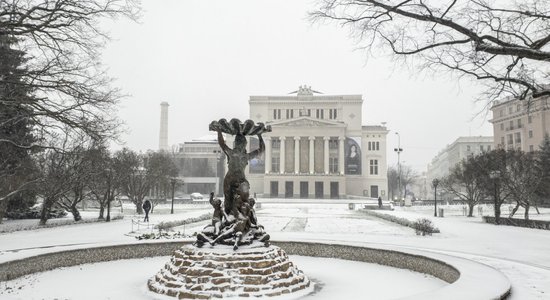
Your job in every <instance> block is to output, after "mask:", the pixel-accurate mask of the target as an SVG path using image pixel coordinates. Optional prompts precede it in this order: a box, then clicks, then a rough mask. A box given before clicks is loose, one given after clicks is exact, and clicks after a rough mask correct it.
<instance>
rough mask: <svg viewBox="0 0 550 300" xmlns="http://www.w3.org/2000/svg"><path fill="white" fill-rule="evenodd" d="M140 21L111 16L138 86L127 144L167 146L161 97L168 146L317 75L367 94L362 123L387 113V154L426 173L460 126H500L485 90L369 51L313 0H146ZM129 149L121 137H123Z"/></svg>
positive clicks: (324, 84) (115, 56)
mask: <svg viewBox="0 0 550 300" xmlns="http://www.w3.org/2000/svg"><path fill="white" fill-rule="evenodd" d="M142 4H143V9H144V12H143V18H142V19H141V21H140V23H139V24H138V23H132V22H129V21H125V20H117V21H116V22H112V23H108V25H107V26H108V30H109V31H110V33H111V35H112V37H113V41H112V42H110V43H109V44H108V45H107V47H106V49H105V51H104V56H103V61H104V64H105V65H106V66H107V67H108V68H109V72H110V75H111V76H112V77H115V78H116V82H115V84H116V85H117V86H118V87H120V88H122V89H123V91H124V93H126V94H129V97H127V98H126V99H125V100H124V101H123V102H122V105H121V107H120V110H119V115H120V118H121V119H122V120H123V121H124V122H125V123H126V129H127V133H125V134H123V135H122V140H123V141H124V142H125V146H127V147H130V148H132V149H134V150H142V151H144V150H147V149H153V150H156V149H157V148H158V138H159V123H160V103H161V102H162V101H167V102H168V103H169V104H170V108H169V133H168V138H169V144H176V143H183V142H185V141H189V140H191V139H195V138H198V137H201V136H204V135H207V134H210V133H209V132H208V124H209V123H210V121H212V120H215V119H219V118H227V119H230V118H234V117H237V118H240V119H246V118H248V99H249V96H250V95H286V94H288V93H289V92H291V91H294V90H296V89H297V88H298V86H300V85H303V84H307V85H310V86H311V87H312V88H313V89H314V90H318V91H322V92H323V93H325V94H329V95H330V94H337V95H340V94H362V95H363V99H364V103H363V124H364V125H377V124H380V123H381V122H386V126H387V128H388V129H389V130H391V132H390V133H389V134H388V138H387V142H388V163H389V164H390V165H392V164H396V163H397V155H396V154H395V153H394V152H393V148H394V147H397V141H398V140H397V135H395V132H399V133H400V136H401V147H402V148H403V149H404V151H403V153H402V154H401V161H402V162H403V161H405V164H407V165H411V166H412V167H413V168H415V169H417V170H419V171H422V170H425V168H426V165H427V163H428V162H430V161H431V159H432V158H433V157H434V156H435V155H436V154H437V153H438V152H439V151H440V150H441V149H443V148H444V147H445V146H446V145H447V144H450V143H452V142H453V141H454V140H455V139H456V138H457V137H459V136H468V135H472V136H479V135H485V136H489V135H492V127H491V125H490V123H488V119H489V117H490V115H488V116H487V115H485V114H482V115H481V116H477V115H478V113H479V112H480V111H481V106H480V105H476V104H475V103H474V101H475V99H476V97H477V95H478V93H479V90H480V88H479V87H478V86H477V85H475V83H472V82H470V81H466V80H464V81H458V79H456V78H452V77H449V76H443V75H441V74H437V75H435V76H434V75H431V74H421V75H418V74H417V73H416V72H415V70H414V69H412V70H411V69H408V68H407V67H404V66H401V65H396V64H395V63H394V62H392V60H391V57H389V56H385V55H384V54H383V53H380V54H378V55H377V56H376V57H372V56H371V57H369V56H368V55H367V53H366V52H365V51H363V50H360V49H359V47H360V44H357V43H356V41H355V40H353V39H352V38H350V37H349V32H348V31H347V29H345V28H340V27H339V26H338V25H337V24H312V23H311V22H310V21H309V20H308V18H307V12H308V11H310V10H312V9H314V7H315V2H314V1H311V0H305V1H304V0H284V1H282V0H275V1H265V0H248V1H200V0H194V1H181V0H162V1H158V0H156V1H154V0H143V1H142ZM118 147H120V146H118Z"/></svg>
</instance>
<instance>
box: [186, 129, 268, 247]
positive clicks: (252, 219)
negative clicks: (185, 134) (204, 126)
mask: <svg viewBox="0 0 550 300" xmlns="http://www.w3.org/2000/svg"><path fill="white" fill-rule="evenodd" d="M209 129H210V130H211V131H217V132H218V143H219V145H220V147H221V149H222V150H223V152H224V154H225V155H226V157H227V165H228V171H227V174H226V175H225V177H224V182H223V192H224V201H223V209H222V208H221V200H220V199H217V198H216V199H214V193H211V194H210V204H211V205H212V206H213V207H214V215H213V217H212V225H209V226H207V227H205V228H204V230H203V231H202V232H201V233H198V234H197V240H196V242H195V244H196V245H197V246H198V247H202V246H203V245H204V244H205V243H209V244H211V245H212V246H214V245H215V244H217V243H221V244H226V245H232V246H233V249H234V250H236V249H237V248H238V247H239V246H240V245H243V244H250V243H252V242H253V241H254V240H258V241H260V242H262V243H264V245H266V246H268V245H269V234H267V233H266V232H265V230H264V229H263V226H261V225H259V224H257V219H256V213H255V211H254V204H255V202H256V200H255V199H254V198H250V184H249V182H248V180H247V179H246V176H245V174H244V170H245V168H246V166H247V165H248V161H249V160H251V159H253V158H256V157H258V156H260V155H261V154H262V153H263V152H264V151H265V144H264V140H263V138H262V133H264V132H270V131H271V127H270V126H265V125H264V124H263V123H258V124H254V121H252V120H246V121H245V122H244V123H241V121H239V120H238V119H231V121H229V122H227V121H226V120H225V119H220V120H219V121H213V122H212V123H210V126H209ZM222 133H227V134H231V135H234V136H235V142H234V144H233V149H231V148H229V147H228V146H227V144H226V143H225V140H224V138H223V134H222ZM247 135H256V136H258V139H259V143H260V146H259V148H258V149H256V150H254V151H252V152H250V153H247V151H246V145H247V140H246V136H247Z"/></svg>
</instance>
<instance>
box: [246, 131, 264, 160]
mask: <svg viewBox="0 0 550 300" xmlns="http://www.w3.org/2000/svg"><path fill="white" fill-rule="evenodd" d="M258 140H260V148H258V149H256V150H254V151H252V152H250V153H249V154H248V159H249V160H250V159H253V158H254V157H257V156H260V154H262V153H263V152H264V151H265V143H264V139H263V138H262V135H261V134H258Z"/></svg>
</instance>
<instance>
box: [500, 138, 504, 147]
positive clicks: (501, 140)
mask: <svg viewBox="0 0 550 300" xmlns="http://www.w3.org/2000/svg"><path fill="white" fill-rule="evenodd" d="M500 144H501V145H502V146H504V137H503V136H501V137H500Z"/></svg>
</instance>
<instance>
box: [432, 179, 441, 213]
mask: <svg viewBox="0 0 550 300" xmlns="http://www.w3.org/2000/svg"><path fill="white" fill-rule="evenodd" d="M438 185H439V179H437V178H435V179H434V180H432V186H433V187H434V217H437V186H438Z"/></svg>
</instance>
